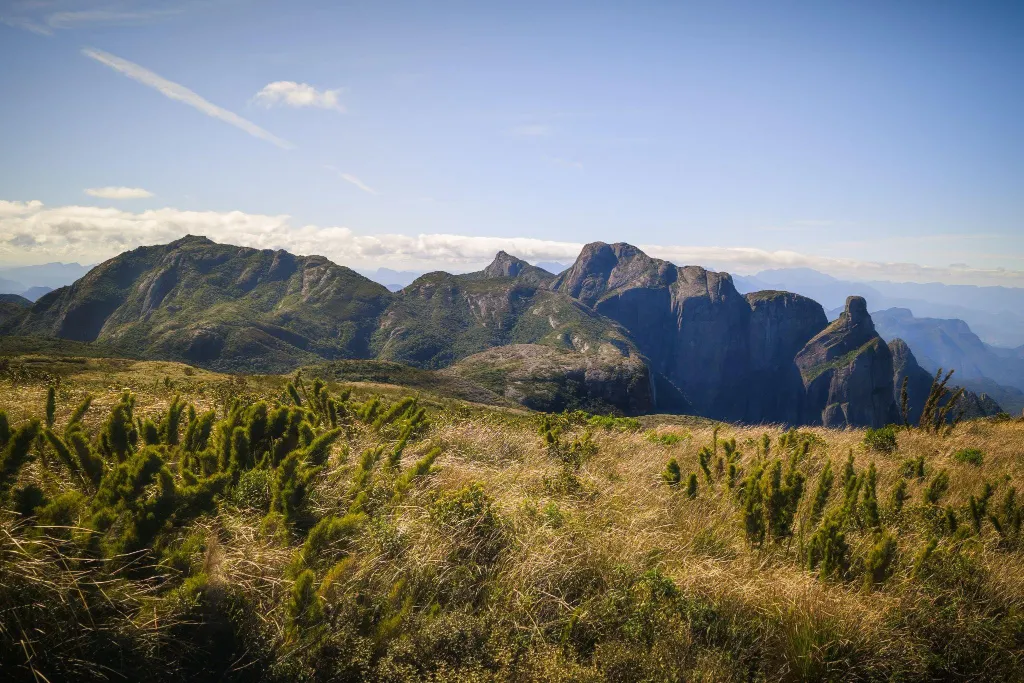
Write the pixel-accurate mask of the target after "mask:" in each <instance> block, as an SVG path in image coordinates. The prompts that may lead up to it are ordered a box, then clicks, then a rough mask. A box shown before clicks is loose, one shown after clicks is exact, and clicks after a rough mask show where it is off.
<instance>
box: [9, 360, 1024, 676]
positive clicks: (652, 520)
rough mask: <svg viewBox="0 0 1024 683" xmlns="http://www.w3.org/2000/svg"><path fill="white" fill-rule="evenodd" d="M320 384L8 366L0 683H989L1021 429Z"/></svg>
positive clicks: (1018, 593) (1016, 576) (1010, 591)
mask: <svg viewBox="0 0 1024 683" xmlns="http://www.w3.org/2000/svg"><path fill="white" fill-rule="evenodd" d="M332 367H334V366H325V368H324V369H326V370H328V372H327V374H324V378H325V379H327V380H328V381H327V383H326V384H322V383H321V382H319V381H318V379H317V377H318V376H319V375H321V374H322V373H321V370H318V369H310V370H307V371H306V373H305V375H304V377H303V378H302V381H300V382H299V383H298V384H297V385H294V387H292V388H290V387H289V379H288V378H286V377H281V376H244V375H223V374H218V373H214V372H209V371H205V370H196V369H193V368H190V367H188V366H183V365H180V364H176V363H166V362H149V361H131V360H116V359H79V360H78V361H74V362H72V359H53V358H47V357H45V356H34V357H22V358H11V359H9V361H8V363H7V364H6V365H5V366H4V368H3V370H2V371H0V410H3V411H5V415H6V417H7V420H6V421H4V420H0V424H4V425H7V424H9V425H10V429H9V430H8V429H6V428H5V429H3V430H0V447H2V452H3V457H2V460H0V463H2V465H3V466H2V467H0V527H2V529H0V530H2V533H0V576H3V577H4V578H3V580H0V633H4V634H14V637H13V638H11V637H5V638H0V669H2V670H3V671H4V674H5V677H4V680H5V681H6V680H9V681H12V682H13V681H22V680H26V681H38V680H50V681H56V680H71V679H73V680H78V681H89V680H111V679H122V678H123V679H128V680H142V679H145V680H151V681H184V680H190V681H197V680H198V681H207V680H208V681H214V680H216V681H225V680H226V681H253V682H257V681H260V682H262V681H267V682H276V681H316V680H328V679H330V680H364V681H389V682H390V681H425V680H430V681H464V680H506V681H563V680H576V681H605V680H607V681H623V680H630V681H631V680H658V681H660V680H707V681H750V680H794V681H795V680H907V681H930V680H977V679H978V678H979V676H983V677H984V679H985V680H993V681H1002V680H1006V681H1012V680H1018V679H1019V673H1020V671H1021V668H1022V666H1024V636H1022V634H1024V628H1022V622H1021V615H1022V614H1024V576H1022V574H1021V573H1020V571H1019V567H1020V565H1021V561H1022V559H1024V555H1022V549H1024V544H1022V540H1021V535H1020V528H1021V520H1022V519H1024V515H1022V513H1021V510H1020V508H1019V503H1018V502H1017V501H1018V497H1017V496H1016V492H1017V491H1019V490H1020V488H1021V486H1024V465H1022V462H1021V459H1020V457H1019V455H1020V453H1021V452H1022V451H1024V422H1021V421H1020V420H1008V421H991V420H989V421H979V422H974V423H971V424H964V425H960V426H958V427H956V428H955V429H954V430H952V432H951V433H950V434H949V435H943V434H934V433H930V432H924V431H920V430H916V429H915V430H900V431H895V432H884V431H883V432H881V433H874V434H871V435H866V434H865V432H863V431H861V430H845V429H843V430H832V429H825V428H813V429H807V430H801V431H799V432H795V431H791V432H782V431H780V430H778V429H776V428H752V427H741V426H734V425H728V424H715V423H709V422H706V421H700V420H693V419H689V420H687V421H686V423H685V426H684V425H681V424H680V419H679V418H672V417H671V416H666V417H660V416H651V417H647V418H644V426H643V427H641V425H640V423H639V422H638V421H636V420H630V419H608V418H600V417H592V416H590V415H587V414H585V413H567V414H559V415H539V414H532V413H526V412H524V411H521V410H510V409H507V408H500V407H494V408H488V407H482V406H480V405H477V404H470V403H464V402H461V401H456V400H451V399H448V398H443V397H437V396H435V395H433V394H432V393H430V392H429V391H422V392H417V396H416V397H415V399H414V400H413V397H411V396H410V397H408V398H405V399H403V396H405V395H407V393H408V392H407V390H403V389H401V388H399V387H394V386H388V385H383V384H366V383H362V382H355V383H348V382H343V383H337V382H335V381H334V380H333V379H332V378H331V376H330V368H332ZM364 370H365V371H367V372H372V368H364ZM417 372H422V371H417ZM335 376H338V375H335ZM50 386H53V387H55V389H56V391H55V393H54V402H53V406H54V409H53V413H52V415H53V420H52V428H49V429H48V431H45V433H46V438H45V439H37V438H34V436H35V435H36V434H38V433H39V431H40V430H44V429H45V425H46V424H47V418H46V417H45V416H46V408H45V406H46V404H47V388H48V387H50ZM123 390H127V391H128V392H130V393H128V394H124V395H122V393H121V392H122V391H123ZM177 396H180V397H181V399H180V400H179V399H178V398H176V397H177ZM87 397H91V398H92V401H91V404H84V403H82V401H83V399H86V398H87ZM299 404H301V405H299ZM79 406H82V407H81V408H80V407H79ZM206 411H212V412H206ZM32 418H36V419H38V420H40V422H31V421H30V420H31V419H32ZM335 425H337V428H334V426H335ZM62 449H63V450H62ZM676 482H678V483H676ZM27 624H31V628H27V627H26V625H27Z"/></svg>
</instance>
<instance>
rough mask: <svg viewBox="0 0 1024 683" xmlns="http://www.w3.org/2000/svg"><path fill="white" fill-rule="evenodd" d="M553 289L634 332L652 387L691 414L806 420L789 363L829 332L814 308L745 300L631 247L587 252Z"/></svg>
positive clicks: (717, 277) (757, 297)
mask: <svg viewBox="0 0 1024 683" xmlns="http://www.w3.org/2000/svg"><path fill="white" fill-rule="evenodd" d="M552 287H553V288H554V289H556V290H557V291H561V292H564V293H566V294H568V295H569V296H572V297H574V298H576V299H577V300H579V301H580V303H582V304H585V305H587V306H590V307H592V308H593V309H594V310H595V311H596V312H597V313H599V314H601V315H603V316H606V317H608V318H611V319H612V320H615V321H616V322H618V323H619V324H620V325H622V326H623V327H624V328H625V329H626V330H628V331H629V333H630V335H631V336H632V338H633V340H634V341H635V342H636V345H637V347H638V348H639V349H640V352H641V353H642V354H644V356H646V357H647V359H648V361H649V363H650V366H651V370H652V371H653V372H654V373H655V374H656V384H658V385H662V386H667V387H673V388H675V389H677V390H678V393H679V394H681V395H682V396H684V397H685V399H686V401H687V403H688V404H689V405H690V406H691V407H692V410H693V411H694V412H696V413H698V414H700V415H705V416H709V417H715V418H718V419H725V420H744V421H748V422H788V423H796V422H798V421H799V420H800V418H801V416H802V413H803V408H802V396H803V384H802V382H801V380H800V377H799V372H798V371H797V369H796V367H795V365H794V364H793V358H794V356H795V355H796V353H797V351H799V349H800V348H801V347H802V346H803V344H804V343H805V342H806V341H807V340H808V339H810V338H811V337H812V336H814V334H816V333H817V332H818V331H820V330H821V329H822V328H823V327H824V326H825V325H826V323H827V321H826V319H825V313H824V311H823V310H822V308H821V306H820V305H818V304H817V303H815V302H813V301H811V300H810V299H806V298H804V297H800V296H798V295H795V294H786V293H782V292H766V293H765V292H759V293H755V294H752V295H749V297H744V296H742V295H740V294H739V293H738V292H737V291H736V288H735V287H734V286H733V283H732V278H731V277H730V276H729V274H728V273H716V272H713V271H708V270H705V269H704V268H700V267H697V266H686V267H677V266H674V265H672V264H671V263H668V262H666V261H662V260H660V259H653V258H651V257H649V256H647V255H646V254H644V253H643V252H642V251H640V250H639V249H637V248H636V247H633V246H631V245H628V244H612V245H608V244H603V243H594V244H588V245H587V246H586V247H584V249H583V251H582V253H581V254H580V256H579V258H578V259H577V260H576V263H574V264H573V266H572V267H571V268H569V270H567V271H565V272H564V273H563V274H562V275H561V276H559V278H558V279H557V280H556V281H555V283H554V284H553V285H552ZM658 393H659V394H660V395H664V394H665V393H666V392H663V391H662V392H658ZM661 403H662V400H661V396H659V405H660V404H661Z"/></svg>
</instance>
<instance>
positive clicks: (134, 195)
mask: <svg viewBox="0 0 1024 683" xmlns="http://www.w3.org/2000/svg"><path fill="white" fill-rule="evenodd" d="M85 193H86V194H87V195H89V196H90V197H99V198H100V199H145V198H146V197H152V196H153V193H152V192H150V191H149V190H143V189H142V188H141V187H90V188H88V189H87V190H86V191H85Z"/></svg>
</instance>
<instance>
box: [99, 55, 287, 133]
mask: <svg viewBox="0 0 1024 683" xmlns="http://www.w3.org/2000/svg"><path fill="white" fill-rule="evenodd" d="M82 54H84V55H85V56H86V57H89V58H90V59H95V60H96V61H97V62H99V63H100V64H105V65H106V66H109V67H110V68H111V69H114V70H115V71H119V72H120V73H122V74H124V75H125V76H127V77H128V78H131V79H132V80H135V81H138V82H139V83H142V84H143V85H147V86H149V87H150V88H153V89H154V90H157V91H158V92H160V93H162V94H163V95H164V96H166V97H169V98H171V99H172V100H177V101H179V102H183V103H185V104H187V105H188V106H190V107H194V108H195V109H198V110H199V111H201V112H203V113H204V114H206V115H207V116H212V117H213V118H215V119H220V120H221V121H224V122H225V123H229V124H231V125H232V126H234V127H235V128H238V129H240V130H243V131H245V132H246V133H248V134H249V135H252V136H253V137H256V138H259V139H261V140H266V141H267V142H269V143H271V144H274V145H277V146H278V147H280V148H281V149H292V148H293V146H292V144H291V143H290V142H288V141H287V140H282V139H281V138H279V137H277V136H276V135H274V134H273V133H270V132H268V131H266V130H263V129H262V128H260V127H259V126H257V125H256V124H255V123H253V122H252V121H247V120H246V119H243V118H242V117H241V116H239V115H238V114H235V113H234V112H230V111H228V110H227V109H224V108H222V107H218V106H217V105H215V104H213V103H212V102H209V101H207V100H206V99H204V98H203V97H201V96H199V95H197V94H196V93H194V92H192V91H191V90H189V89H188V88H186V87H185V86H183V85H180V84H178V83H175V82H173V81H169V80H167V79H166V78H164V77H163V76H159V75H157V74H155V73H153V72H152V71H150V70H149V69H146V68H145V67H142V66H139V65H138V64H135V63H133V62H129V61H128V60H127V59H121V58H120V57H117V56H115V55H112V54H110V53H109V52H104V51H102V50H96V49H94V48H86V49H84V50H82Z"/></svg>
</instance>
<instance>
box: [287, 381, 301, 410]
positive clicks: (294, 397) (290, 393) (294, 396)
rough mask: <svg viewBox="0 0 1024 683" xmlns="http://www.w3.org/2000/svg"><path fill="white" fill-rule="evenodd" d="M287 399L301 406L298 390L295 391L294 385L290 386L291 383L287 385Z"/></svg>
mask: <svg viewBox="0 0 1024 683" xmlns="http://www.w3.org/2000/svg"><path fill="white" fill-rule="evenodd" d="M288 397H289V398H291V400H292V403H294V404H295V405H297V406H301V405H302V397H300V396H299V391H298V389H296V388H295V385H294V384H292V383H291V382H289V383H288Z"/></svg>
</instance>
